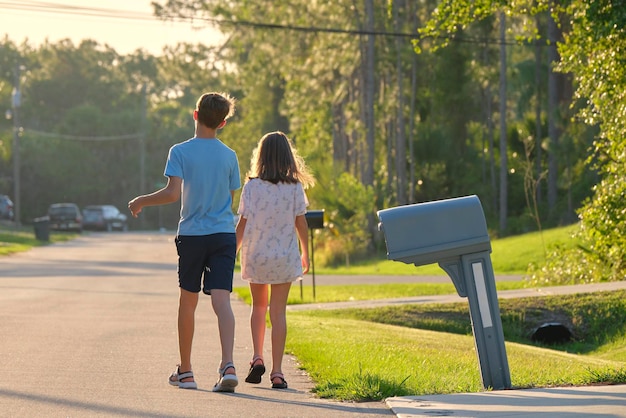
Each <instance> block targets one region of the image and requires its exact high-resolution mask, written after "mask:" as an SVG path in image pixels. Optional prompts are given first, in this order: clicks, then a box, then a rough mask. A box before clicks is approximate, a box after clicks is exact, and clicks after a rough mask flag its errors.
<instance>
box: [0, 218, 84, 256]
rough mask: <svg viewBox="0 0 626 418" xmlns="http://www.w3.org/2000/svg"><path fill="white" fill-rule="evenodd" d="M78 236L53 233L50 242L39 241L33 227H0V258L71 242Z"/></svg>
mask: <svg viewBox="0 0 626 418" xmlns="http://www.w3.org/2000/svg"><path fill="white" fill-rule="evenodd" d="M76 236H77V235H76V234H70V233H51V234H50V241H49V242H46V241H39V240H37V239H35V233H34V230H33V228H32V227H27V226H22V227H20V228H17V227H14V226H11V227H9V226H4V225H0V256H3V255H9V254H14V253H18V252H23V251H28V250H30V249H31V248H32V247H38V246H41V245H47V244H49V243H52V242H62V241H69V240H71V239H74V238H76Z"/></svg>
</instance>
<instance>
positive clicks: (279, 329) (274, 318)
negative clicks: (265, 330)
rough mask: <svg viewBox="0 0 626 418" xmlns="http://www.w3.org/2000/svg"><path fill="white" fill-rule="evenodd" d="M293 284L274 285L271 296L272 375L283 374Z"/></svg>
mask: <svg viewBox="0 0 626 418" xmlns="http://www.w3.org/2000/svg"><path fill="white" fill-rule="evenodd" d="M290 288H291V283H281V284H273V285H272V291H271V293H272V294H271V296H270V321H271V322H272V374H273V373H281V372H282V363H283V353H284V352H285V340H286V339H287V315H286V310H287V298H288V296H289V289H290Z"/></svg>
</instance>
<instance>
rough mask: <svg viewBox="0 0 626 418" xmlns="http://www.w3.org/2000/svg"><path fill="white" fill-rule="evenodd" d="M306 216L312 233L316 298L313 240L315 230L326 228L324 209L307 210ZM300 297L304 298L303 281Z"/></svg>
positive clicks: (312, 266)
mask: <svg viewBox="0 0 626 418" xmlns="http://www.w3.org/2000/svg"><path fill="white" fill-rule="evenodd" d="M305 218H306V223H307V225H308V227H309V231H310V235H311V273H312V276H313V300H315V242H313V230H314V229H323V228H324V209H322V210H309V211H307V212H306V214H305ZM300 299H304V296H303V294H302V281H300Z"/></svg>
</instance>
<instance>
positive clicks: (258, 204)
mask: <svg viewBox="0 0 626 418" xmlns="http://www.w3.org/2000/svg"><path fill="white" fill-rule="evenodd" d="M250 165H251V167H250V172H249V173H248V181H247V182H246V184H245V185H244V187H243V190H242V192H241V199H240V201H239V209H238V211H237V213H238V214H239V215H240V216H239V222H238V223H237V250H239V249H241V278H242V279H243V280H247V281H248V282H250V293H251V294H252V312H251V314H250V328H251V331H252V343H253V348H254V355H253V357H252V361H251V362H250V371H249V373H248V376H247V377H246V382H248V383H261V376H262V375H263V374H264V373H265V364H264V362H263V342H264V339H265V316H266V312H267V306H268V294H269V293H270V292H269V290H270V287H271V296H269V297H270V299H269V311H270V322H271V325H272V371H271V373H270V380H271V382H272V388H275V389H285V388H287V382H286V381H285V376H284V375H283V373H282V361H283V352H284V351H285V340H286V338H287V318H286V314H285V312H286V308H287V296H288V295H289V289H290V287H291V283H292V282H294V281H296V280H300V279H302V276H303V274H305V273H306V272H308V270H309V248H308V236H307V231H308V227H307V222H306V218H305V213H306V207H307V205H308V201H307V198H306V195H305V194H304V188H305V187H308V186H312V185H313V184H314V179H313V176H312V175H311V174H310V173H309V172H308V169H307V168H306V166H305V164H304V160H303V159H302V158H301V157H300V156H299V155H298V153H297V152H296V150H295V149H294V148H293V147H292V145H291V141H290V140H289V138H287V136H286V135H285V134H284V133H282V132H271V133H268V134H266V135H264V136H263V137H262V138H261V140H260V141H259V143H258V145H257V147H256V148H255V150H254V152H253V154H252V160H251V164H250ZM298 239H299V241H300V250H301V251H302V254H300V250H298Z"/></svg>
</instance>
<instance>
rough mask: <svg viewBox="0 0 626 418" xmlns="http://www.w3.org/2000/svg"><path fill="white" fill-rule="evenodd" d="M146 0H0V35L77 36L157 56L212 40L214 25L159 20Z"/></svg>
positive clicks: (36, 39)
mask: <svg viewBox="0 0 626 418" xmlns="http://www.w3.org/2000/svg"><path fill="white" fill-rule="evenodd" d="M150 3H151V0H107V1H104V2H94V1H93V0H57V1H29V0H14V1H0V37H1V38H2V39H4V37H5V35H6V36H8V38H9V39H10V40H11V41H12V42H14V43H16V44H21V43H22V42H24V41H28V43H29V44H31V45H33V46H37V45H40V44H41V43H43V42H45V40H46V39H47V40H48V41H49V42H51V43H55V42H57V41H59V40H61V39H66V38H69V39H71V40H72V41H73V43H74V45H78V44H79V43H80V41H81V40H83V39H93V40H95V41H97V42H98V43H101V44H108V45H109V46H110V47H112V48H114V49H115V50H116V51H117V52H118V53H120V54H128V53H131V52H134V51H135V50H137V49H139V48H143V49H145V50H147V51H148V52H149V53H151V54H153V55H160V54H161V51H162V48H163V46H164V45H174V44H176V43H178V42H189V43H192V44H196V43H204V44H207V45H211V44H215V43H218V42H219V41H220V40H221V39H222V35H221V34H220V32H219V31H218V30H217V29H213V28H211V27H209V25H208V24H206V23H200V25H201V26H200V27H193V26H192V24H191V23H189V22H186V23H183V22H177V23H174V22H163V21H160V20H158V19H157V18H155V17H154V16H153V14H152V7H151V5H150Z"/></svg>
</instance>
